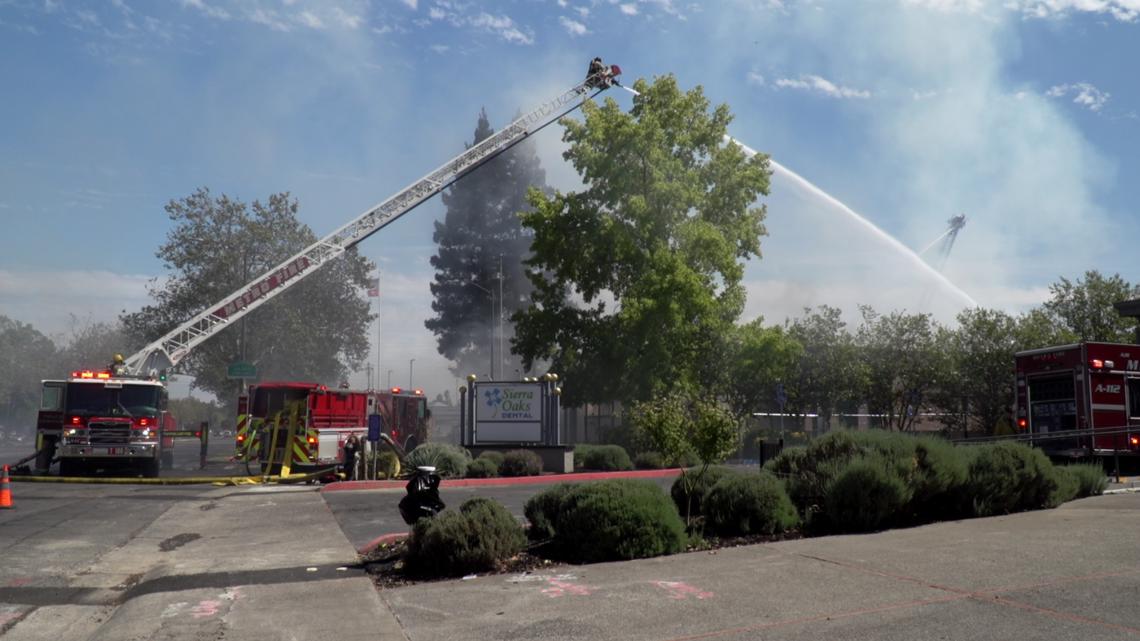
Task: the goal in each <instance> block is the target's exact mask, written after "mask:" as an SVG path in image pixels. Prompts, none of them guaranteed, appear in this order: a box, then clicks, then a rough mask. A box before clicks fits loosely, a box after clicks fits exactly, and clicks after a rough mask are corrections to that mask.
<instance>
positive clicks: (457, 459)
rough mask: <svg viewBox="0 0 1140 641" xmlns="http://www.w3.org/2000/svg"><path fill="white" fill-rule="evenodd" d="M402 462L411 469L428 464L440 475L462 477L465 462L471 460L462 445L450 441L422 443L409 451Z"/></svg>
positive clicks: (465, 467) (465, 470) (465, 472)
mask: <svg viewBox="0 0 1140 641" xmlns="http://www.w3.org/2000/svg"><path fill="white" fill-rule="evenodd" d="M404 462H405V463H407V465H408V468H409V469H412V470H414V469H416V468H417V467H420V466H423V465H429V466H432V467H434V468H435V471H436V472H437V473H438V474H439V475H440V476H448V477H452V478H463V476H464V475H465V474H467V464H468V463H470V462H471V454H470V452H468V451H467V450H465V449H463V448H462V447H458V446H456V445H452V444H450V443H423V444H421V445H420V446H419V447H417V448H416V449H414V450H412V451H411V452H409V453H408V456H407V457H405V459H404Z"/></svg>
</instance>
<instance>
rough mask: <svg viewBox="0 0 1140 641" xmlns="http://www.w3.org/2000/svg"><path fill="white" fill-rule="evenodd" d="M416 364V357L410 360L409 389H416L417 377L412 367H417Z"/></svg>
mask: <svg viewBox="0 0 1140 641" xmlns="http://www.w3.org/2000/svg"><path fill="white" fill-rule="evenodd" d="M415 364H416V359H414V358H413V359H412V360H410V361H408V389H415V387H416V382H415V377H414V376H413V375H412V374H413V372H414V371H415V370H413V369H412V368H413V367H415Z"/></svg>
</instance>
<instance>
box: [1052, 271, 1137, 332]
mask: <svg viewBox="0 0 1140 641" xmlns="http://www.w3.org/2000/svg"><path fill="white" fill-rule="evenodd" d="M1049 292H1050V293H1051V294H1052V298H1050V299H1049V300H1047V301H1045V304H1044V305H1042V309H1043V310H1044V312H1045V314H1046V315H1048V317H1049V318H1050V319H1051V320H1052V321H1053V323H1054V324H1055V325H1056V326H1058V327H1060V328H1062V329H1063V330H1065V331H1066V332H1068V333H1070V334H1072V335H1073V336H1075V337H1076V338H1078V339H1079V340H1084V341H1108V342H1114V343H1129V342H1131V341H1132V340H1133V338H1134V335H1133V333H1132V327H1133V321H1132V319H1130V318H1124V317H1122V316H1120V314H1118V313H1117V312H1116V309H1115V308H1114V307H1113V306H1112V304H1113V303H1118V302H1120V301H1123V300H1130V299H1133V298H1137V297H1140V286H1137V285H1133V284H1131V283H1129V282H1128V281H1126V280H1124V279H1123V278H1121V277H1120V274H1113V275H1112V276H1107V277H1106V276H1104V275H1102V274H1101V273H1100V272H1099V271H1096V270H1092V271H1087V272H1085V276H1084V278H1083V279H1080V278H1079V279H1077V281H1076V282H1075V283H1074V282H1072V281H1070V280H1069V279H1067V278H1064V277H1062V278H1061V280H1059V281H1057V282H1056V283H1053V284H1052V285H1050V286H1049ZM1041 347H1045V345H1042V346H1041Z"/></svg>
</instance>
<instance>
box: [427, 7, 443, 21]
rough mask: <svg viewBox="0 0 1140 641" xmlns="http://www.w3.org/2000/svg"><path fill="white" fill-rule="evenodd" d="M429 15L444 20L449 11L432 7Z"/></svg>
mask: <svg viewBox="0 0 1140 641" xmlns="http://www.w3.org/2000/svg"><path fill="white" fill-rule="evenodd" d="M428 17H429V18H431V19H432V20H443V19H444V18H446V17H447V12H446V11H444V10H443V9H440V8H439V7H432V8H430V9H428Z"/></svg>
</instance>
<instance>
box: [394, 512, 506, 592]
mask: <svg viewBox="0 0 1140 641" xmlns="http://www.w3.org/2000/svg"><path fill="white" fill-rule="evenodd" d="M524 545H526V536H525V535H524V534H523V530H522V527H521V526H520V525H519V523H518V521H516V520H515V517H513V516H511V513H510V512H509V511H507V508H505V507H503V506H502V505H500V504H498V503H496V502H495V501H492V500H491V499H487V498H483V497H476V498H472V499H468V500H467V501H465V502H464V503H463V505H461V506H460V507H459V511H457V512H451V511H446V512H444V513H442V514H440V515H439V516H437V517H435V518H431V519H420V520H419V521H417V522H416V525H415V526H414V527H413V528H412V535H411V538H409V539H408V551H407V554H406V556H405V557H404V563H405V568H406V570H407V572H408V573H409V574H413V575H416V576H463V575H465V574H470V573H472V572H486V571H490V570H494V569H495V568H496V567H497V566H499V565H500V564H501V563H503V562H504V561H506V560H507V559H509V558H511V557H513V556H514V555H516V554H518V553H519V552H521V551H522V549H523V546H524Z"/></svg>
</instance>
